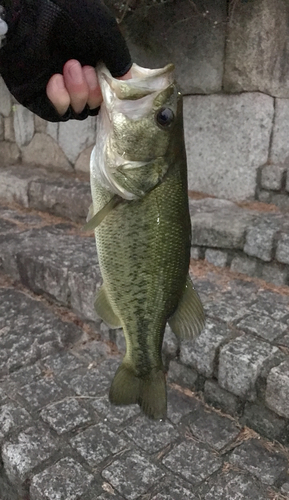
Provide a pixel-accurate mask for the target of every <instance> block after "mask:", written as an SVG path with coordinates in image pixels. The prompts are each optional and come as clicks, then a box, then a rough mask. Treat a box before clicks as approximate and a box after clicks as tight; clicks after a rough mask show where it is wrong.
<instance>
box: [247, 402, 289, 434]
mask: <svg viewBox="0 0 289 500" xmlns="http://www.w3.org/2000/svg"><path fill="white" fill-rule="evenodd" d="M241 421H242V423H243V424H244V425H246V426H247V427H250V428H251V429H253V430H254V431H256V432H258V433H259V434H261V436H265V437H267V438H268V439H271V440H272V441H274V440H277V441H281V442H285V441H288V435H287V434H288V430H287V425H288V424H287V422H286V420H285V419H284V418H281V417H279V416H278V415H276V413H275V412H273V411H271V410H269V409H268V408H266V406H264V405H263V404H260V403H249V402H247V403H246V404H245V408H244V414H243V416H242V419H241Z"/></svg>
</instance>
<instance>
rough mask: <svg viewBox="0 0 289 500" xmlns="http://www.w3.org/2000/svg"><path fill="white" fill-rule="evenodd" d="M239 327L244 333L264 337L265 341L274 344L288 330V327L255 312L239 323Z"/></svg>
mask: <svg viewBox="0 0 289 500" xmlns="http://www.w3.org/2000/svg"><path fill="white" fill-rule="evenodd" d="M237 326H238V328H239V329H240V330H243V331H244V332H248V333H251V334H252V335H256V336H259V337H262V338H263V339H264V340H268V341H269V342H273V341H274V340H275V339H276V338H277V337H279V336H280V335H281V334H282V333H284V332H285V330H287V326H286V325H284V324H282V323H280V321H276V320H274V319H272V318H270V317H269V316H267V315H266V314H264V313H263V314H262V313H260V314H258V313H257V312H253V313H251V314H248V316H246V317H245V318H243V319H241V320H240V321H238V323H237Z"/></svg>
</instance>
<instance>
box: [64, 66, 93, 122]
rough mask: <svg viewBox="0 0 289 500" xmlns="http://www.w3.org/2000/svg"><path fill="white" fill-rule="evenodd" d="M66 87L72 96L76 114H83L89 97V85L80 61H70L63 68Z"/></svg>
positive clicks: (71, 102)
mask: <svg viewBox="0 0 289 500" xmlns="http://www.w3.org/2000/svg"><path fill="white" fill-rule="evenodd" d="M63 78H64V84H65V87H66V89H67V91H68V93H69V96H70V104H71V106H72V108H73V109H74V111H75V113H81V111H82V110H83V108H84V107H85V105H86V103H87V99H88V95H89V90H88V85H87V83H86V79H85V78H84V74H83V70H82V67H81V65H80V63H79V62H78V61H76V60H75V59H70V60H69V61H67V63H65V65H64V67H63Z"/></svg>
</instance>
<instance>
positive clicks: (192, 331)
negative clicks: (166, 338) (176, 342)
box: [168, 275, 205, 339]
mask: <svg viewBox="0 0 289 500" xmlns="http://www.w3.org/2000/svg"><path fill="white" fill-rule="evenodd" d="M168 323H169V325H170V327H171V329H172V331H173V332H174V334H175V335H177V336H178V337H179V338H181V339H191V338H194V337H196V336H197V335H199V334H200V333H201V331H202V329H203V328H204V326H205V313H204V309H203V306H202V303H201V301H200V298H199V296H198V294H197V292H196V290H195V289H194V287H193V284H192V281H191V278H190V276H189V275H188V276H187V280H186V285H185V290H184V292H183V295H182V297H181V299H180V302H179V304H178V307H177V309H176V311H175V313H174V314H173V316H171V318H170V319H169V321H168Z"/></svg>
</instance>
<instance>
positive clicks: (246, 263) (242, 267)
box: [231, 255, 257, 276]
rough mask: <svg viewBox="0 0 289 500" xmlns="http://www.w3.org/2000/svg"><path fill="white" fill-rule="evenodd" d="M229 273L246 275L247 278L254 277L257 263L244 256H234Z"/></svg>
mask: <svg viewBox="0 0 289 500" xmlns="http://www.w3.org/2000/svg"><path fill="white" fill-rule="evenodd" d="M231 271H234V272H236V273H242V274H247V275H248V276H256V274H257V261H256V260H255V259H252V258H250V257H247V256H246V255H236V257H234V258H233V260H232V262H231Z"/></svg>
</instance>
